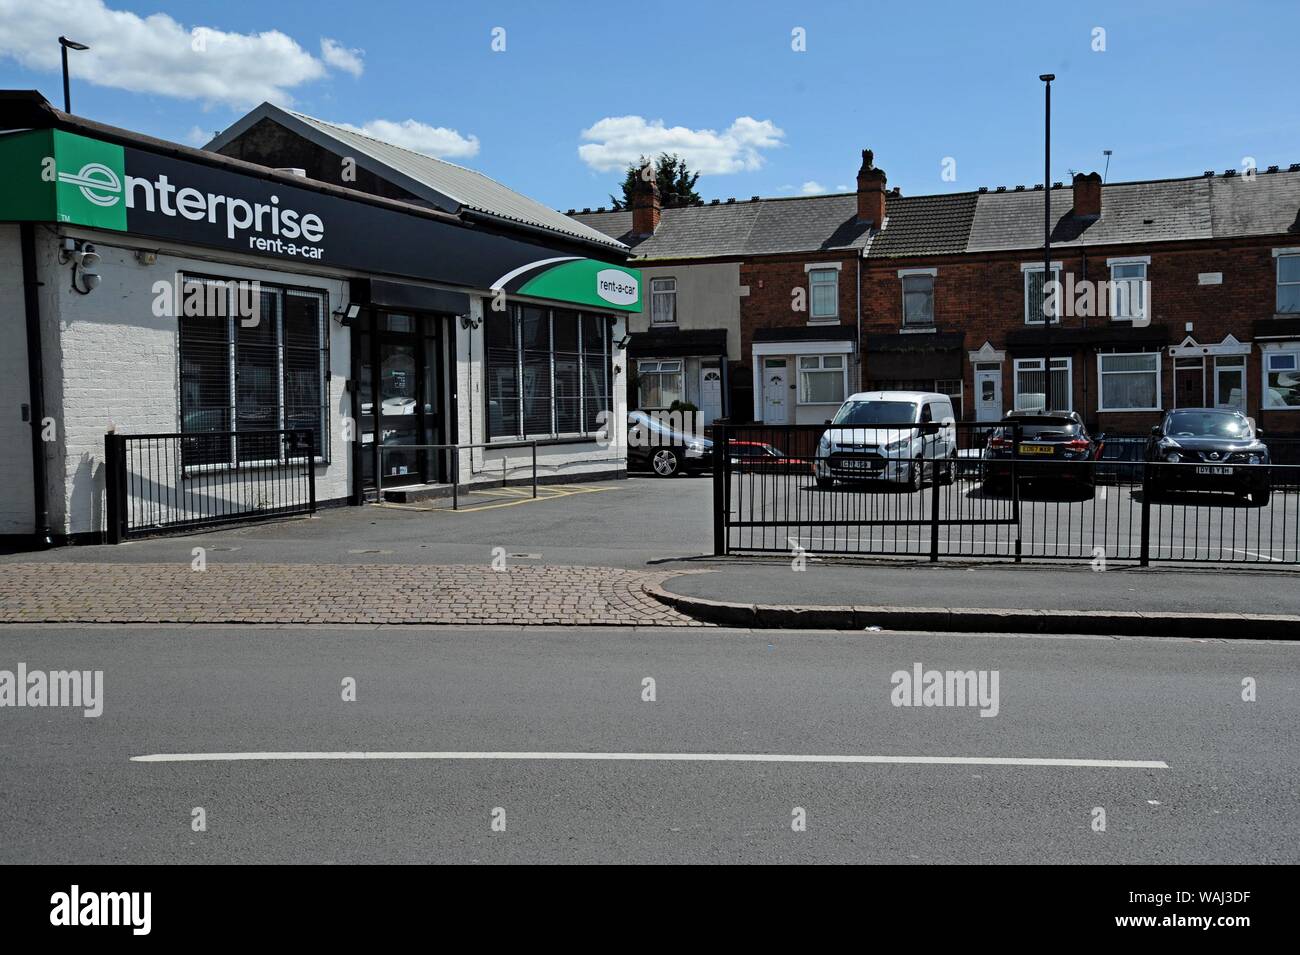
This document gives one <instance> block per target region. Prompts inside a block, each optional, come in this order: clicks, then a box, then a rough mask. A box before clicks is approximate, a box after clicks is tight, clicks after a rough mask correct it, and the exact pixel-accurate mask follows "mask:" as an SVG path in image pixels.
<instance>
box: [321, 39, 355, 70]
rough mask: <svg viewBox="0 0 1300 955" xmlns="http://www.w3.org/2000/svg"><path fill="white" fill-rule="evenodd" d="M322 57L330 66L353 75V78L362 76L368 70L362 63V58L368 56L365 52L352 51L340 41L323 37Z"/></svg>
mask: <svg viewBox="0 0 1300 955" xmlns="http://www.w3.org/2000/svg"><path fill="white" fill-rule="evenodd" d="M320 55H321V59H322V60H324V61H325V62H326V63H327V64H328V65H329V66H332V67H334V68H335V69H336V70H342V71H343V72H345V73H351V74H352V75H353V76H360V75H361V74H362V72H363V71H364V70H365V68H366V66H365V64H364V63H362V62H361V58H362V57H363V56H365V55H366V51H365V50H355V49H351V50H350V49H348V48H347V47H346V46H344V45H343V44H342V43H340V42H339V41H338V40H331V39H330V38H329V37H321V41H320Z"/></svg>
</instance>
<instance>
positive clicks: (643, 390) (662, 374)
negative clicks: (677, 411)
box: [636, 358, 686, 410]
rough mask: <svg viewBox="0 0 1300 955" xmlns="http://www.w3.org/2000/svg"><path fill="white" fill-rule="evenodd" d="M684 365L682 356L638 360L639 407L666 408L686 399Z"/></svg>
mask: <svg viewBox="0 0 1300 955" xmlns="http://www.w3.org/2000/svg"><path fill="white" fill-rule="evenodd" d="M682 365H683V362H682V360H681V359H680V358H673V359H657V360H648V361H647V360H642V361H638V362H637V363H636V373H637V380H638V382H639V384H638V386H637V401H638V407H640V408H649V409H652V410H666V409H668V408H671V407H672V404H673V402H674V401H685V400H686V390H685V385H684V378H683V375H682Z"/></svg>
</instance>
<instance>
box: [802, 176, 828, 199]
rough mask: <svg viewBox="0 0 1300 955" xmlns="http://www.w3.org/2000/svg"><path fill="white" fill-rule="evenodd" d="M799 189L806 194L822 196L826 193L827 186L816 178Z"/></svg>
mask: <svg viewBox="0 0 1300 955" xmlns="http://www.w3.org/2000/svg"><path fill="white" fill-rule="evenodd" d="M799 191H800V192H801V193H802V194H803V195H805V196H820V195H824V194H825V192H826V187H825V186H823V185H822V184H821V183H820V182H818V181H817V180H816V179H809V180H808V181H807V182H805V183H804V184H803V185H802V186H800V187H799Z"/></svg>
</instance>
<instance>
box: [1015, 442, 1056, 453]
mask: <svg viewBox="0 0 1300 955" xmlns="http://www.w3.org/2000/svg"><path fill="white" fill-rule="evenodd" d="M1054 450H1056V449H1055V448H1053V447H1052V445H1050V444H1022V445H1021V446H1020V453H1021V454H1051V453H1052V452H1053V451H1054Z"/></svg>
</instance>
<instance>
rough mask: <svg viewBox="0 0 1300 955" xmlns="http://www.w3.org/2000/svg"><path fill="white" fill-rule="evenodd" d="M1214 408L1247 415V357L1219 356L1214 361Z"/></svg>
mask: <svg viewBox="0 0 1300 955" xmlns="http://www.w3.org/2000/svg"><path fill="white" fill-rule="evenodd" d="M1214 407H1216V408H1230V409H1232V410H1235V411H1240V412H1241V413H1242V414H1245V413H1246V356H1245V355H1219V356H1217V357H1216V358H1215V359H1214Z"/></svg>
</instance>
